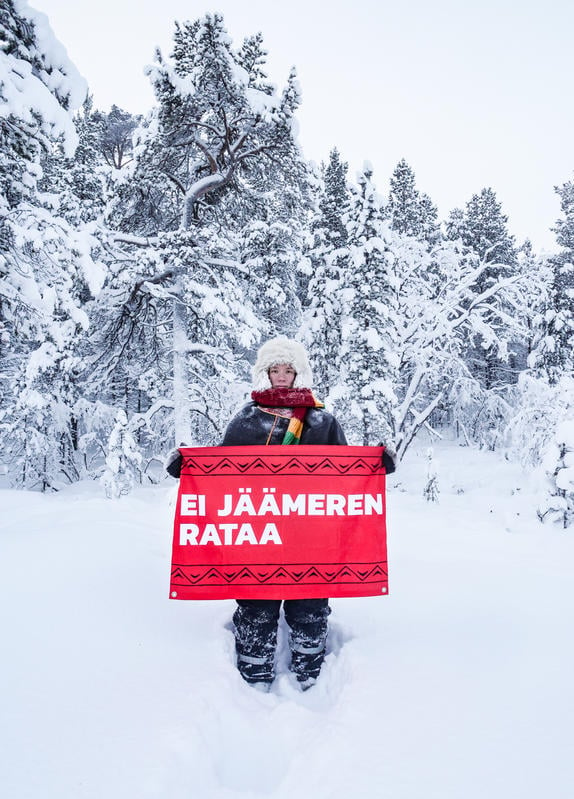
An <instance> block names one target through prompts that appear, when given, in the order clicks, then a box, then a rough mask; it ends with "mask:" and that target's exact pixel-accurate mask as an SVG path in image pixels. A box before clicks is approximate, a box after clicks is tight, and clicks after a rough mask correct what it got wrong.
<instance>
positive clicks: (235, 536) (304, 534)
mask: <svg viewBox="0 0 574 799" xmlns="http://www.w3.org/2000/svg"><path fill="white" fill-rule="evenodd" d="M181 452H182V454H183V464H182V470H181V479H180V486H179V494H178V498H177V508H176V513H175V524H174V536H173V555H172V570H171V587H170V597H171V598H172V599H305V598H309V599H311V598H314V597H352V596H375V595H381V594H383V595H384V594H386V593H387V590H388V582H387V544H386V526H385V504H386V501H385V470H384V467H383V466H382V464H381V456H382V452H383V450H382V447H343V446H273V447H264V446H257V447H187V448H182V449H181Z"/></svg>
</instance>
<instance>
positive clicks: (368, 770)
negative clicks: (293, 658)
mask: <svg viewBox="0 0 574 799" xmlns="http://www.w3.org/2000/svg"><path fill="white" fill-rule="evenodd" d="M436 455H437V458H438V459H439V460H440V466H439V468H438V474H439V487H440V492H441V493H440V503H439V504H433V503H428V502H426V501H425V500H424V499H423V497H422V492H423V488H424V485H425V470H426V461H425V447H424V446H422V445H421V446H420V447H419V448H418V449H417V448H416V447H415V448H413V450H412V451H411V452H410V453H409V454H408V456H407V458H406V462H405V463H404V464H403V465H402V467H401V469H400V471H399V472H398V473H397V474H396V475H394V476H393V478H391V479H390V481H389V483H390V487H389V568H390V596H388V597H380V598H379V597H376V598H365V599H341V600H336V601H333V603H332V605H333V608H334V611H333V614H332V616H331V620H332V622H331V634H330V641H329V649H330V652H329V655H328V657H327V659H326V663H325V666H324V669H323V672H322V675H321V677H320V679H319V682H318V683H317V685H316V686H315V687H314V688H313V689H311V690H309V691H307V692H306V693H300V692H299V691H298V689H297V688H296V686H295V685H294V684H293V681H292V680H291V679H290V676H289V675H288V674H287V673H286V672H285V668H286V666H285V664H286V652H285V650H284V646H282V645H281V644H280V654H279V658H280V672H281V673H280V675H279V677H278V679H277V681H276V683H275V684H274V687H273V689H272V692H271V693H270V694H262V693H260V692H258V691H256V690H254V689H252V688H250V687H249V686H247V685H246V684H244V683H243V682H242V680H241V678H240V677H239V675H238V673H237V672H236V670H235V667H234V662H233V636H232V633H231V630H230V627H229V620H230V616H231V613H232V610H233V603H232V602H177V601H170V600H169V599H168V598H167V597H168V583H169V565H170V547H171V524H172V522H171V519H172V514H173V505H172V504H171V503H173V499H174V497H175V481H173V482H170V483H167V482H166V483H165V484H163V485H162V486H159V487H155V488H149V489H141V490H139V491H136V492H135V493H134V494H133V495H131V496H130V497H127V498H123V499H121V500H119V501H113V500H108V499H106V498H105V497H104V496H103V494H102V489H101V487H100V486H98V485H96V484H85V483H84V484H80V485H75V486H71V487H69V488H68V489H66V490H64V491H62V492H61V493H59V494H57V495H51V496H42V495H39V494H32V493H22V492H16V491H10V490H3V491H2V492H0V503H1V527H2V530H1V533H0V614H1V620H0V634H1V638H2V657H1V661H0V685H1V688H2V701H1V704H0V785H1V786H2V788H1V791H2V796H4V797H7V799H145V798H146V797H162V799H190V797H198V799H199V797H201V799H212V798H213V799H231V797H243V798H244V799H249V797H253V799H255V797H277V799H279V797H280V798H281V799H293V798H294V797H298V799H311V798H312V799H349V797H358V798H359V799H362V798H363V797H365V799H367V798H368V799H373V797H377V799H387V797H388V799H475V798H476V799H478V798H479V797H480V799H484V797H488V799H515V798H516V799H540V798H541V797H548V799H571V797H572V795H573V791H574V724H573V719H574V703H573V698H574V670H573V665H574V657H573V656H574V640H573V638H572V630H573V628H574V624H573V622H574V579H573V578H574V531H573V532H568V531H563V530H561V529H560V528H553V527H550V526H543V525H541V524H540V523H539V522H538V521H537V519H536V515H535V507H536V502H537V497H536V496H535V493H534V489H533V488H532V486H531V484H530V481H529V479H528V476H526V475H524V474H523V473H522V472H521V471H520V469H519V468H518V467H517V466H515V465H512V464H509V463H507V462H505V461H504V460H502V459H501V457H500V456H499V455H498V454H497V453H494V454H493V453H486V452H476V451H472V450H469V449H467V448H461V447H458V446H456V445H454V444H445V445H443V446H440V447H438V448H437V450H436Z"/></svg>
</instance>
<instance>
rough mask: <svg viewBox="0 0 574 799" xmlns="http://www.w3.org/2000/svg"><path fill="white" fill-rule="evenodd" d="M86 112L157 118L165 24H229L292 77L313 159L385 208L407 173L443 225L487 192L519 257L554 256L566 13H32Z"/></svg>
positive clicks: (567, 60) (50, 3)
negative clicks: (527, 252) (524, 245)
mask: <svg viewBox="0 0 574 799" xmlns="http://www.w3.org/2000/svg"><path fill="white" fill-rule="evenodd" d="M29 3H30V5H31V6H33V7H34V8H36V9H37V10H39V11H43V12H44V13H46V14H47V15H48V17H49V19H50V22H51V25H52V28H53V30H54V32H55V33H56V35H57V37H58V38H59V39H60V41H61V42H62V44H63V45H64V46H65V47H66V49H67V51H68V54H69V56H70V57H71V59H72V61H73V62H74V63H75V65H76V66H77V68H78V69H79V70H80V72H81V73H82V74H83V76H84V77H85V78H86V79H87V81H88V83H89V85H90V90H91V91H92V93H93V94H94V100H95V104H96V107H98V108H100V109H102V110H107V109H109V107H110V106H111V104H112V103H115V104H116V105H118V106H120V107H121V108H124V109H126V110H128V111H132V112H145V111H147V110H148V109H149V108H150V107H151V105H152V104H153V94H152V92H151V89H150V86H149V83H148V80H147V78H146V77H145V76H144V75H143V68H144V66H145V65H146V64H148V63H151V62H152V61H153V56H154V52H155V48H156V47H157V46H159V47H160V48H161V49H162V52H163V53H164V55H168V54H169V53H170V52H171V36H172V32H173V22H174V20H179V21H185V20H188V19H191V20H193V19H196V18H198V17H200V16H202V15H203V14H204V13H206V12H214V11H219V12H221V13H222V14H223V15H224V19H225V24H226V28H227V30H228V33H229V34H230V36H231V37H232V39H233V41H234V44H235V46H237V47H238V46H239V45H240V43H241V40H242V39H243V37H244V36H246V35H248V34H253V33H257V32H258V31H261V32H262V33H263V37H264V43H265V46H266V48H267V50H268V51H269V59H268V74H269V77H270V79H271V80H272V81H273V82H274V83H275V84H277V85H278V86H279V87H282V86H283V85H284V82H285V80H286V78H287V75H288V72H289V69H290V67H291V66H292V65H294V66H295V67H296V68H297V72H298V76H299V80H300V83H301V88H302V94H303V105H302V107H301V109H300V110H299V113H298V119H299V123H300V142H301V145H302V148H303V151H304V153H305V155H306V157H307V158H309V159H313V160H315V161H318V162H319V161H321V160H326V159H327V158H328V154H329V151H330V150H331V148H332V147H334V146H336V147H337V148H338V149H339V150H340V152H341V154H342V156H343V158H344V159H345V160H346V161H348V162H349V166H350V172H349V174H350V176H351V177H352V178H354V177H355V173H356V171H357V170H358V169H359V168H360V167H361V166H362V164H363V162H364V161H365V160H368V161H370V162H371V163H372V165H373V167H374V171H375V173H374V176H375V182H376V184H377V188H378V190H379V192H380V193H381V194H385V195H386V194H387V192H388V186H389V178H390V176H391V174H392V172H393V169H394V167H395V166H396V164H397V162H398V161H399V160H400V159H401V158H403V157H404V158H406V160H407V161H408V163H409V164H410V165H411V167H412V168H413V169H414V171H415V175H416V180H417V186H418V188H419V190H421V191H424V192H426V193H427V194H429V195H430V197H431V198H432V200H433V201H434V202H435V204H436V205H438V208H439V213H440V215H441V217H442V218H446V216H447V215H448V213H449V211H450V210H451V209H452V208H454V207H456V206H458V207H462V206H464V204H465V203H466V202H467V201H468V200H469V199H470V197H471V196H472V194H474V193H476V192H478V191H480V189H482V188H483V187H485V186H491V187H492V188H493V189H494V190H495V191H496V193H497V196H498V199H499V200H500V201H501V202H502V205H503V209H504V212H505V213H506V214H507V215H508V217H509V227H510V230H511V232H512V233H514V234H515V235H516V237H517V241H518V242H519V243H520V242H521V241H522V240H523V239H524V238H526V237H529V238H530V239H531V240H532V241H533V243H534V246H535V247H536V248H538V249H540V248H547V249H553V248H554V247H555V238H554V235H553V234H552V233H551V232H550V230H549V228H550V226H552V225H554V223H555V221H556V219H558V218H559V216H560V204H559V199H558V196H557V195H556V194H555V192H554V186H555V185H560V184H562V183H564V182H566V181H567V180H571V179H572V177H573V171H574V148H573V146H572V145H573V142H574V136H573V134H574V103H573V101H572V91H573V87H572V49H571V48H572V31H573V30H574V2H572V0H480V1H476V0H392V2H389V0H352V1H350V0H348V1H347V2H344V1H343V0H290V1H289V2H288V3H280V2H278V0H217V2H216V3H213V4H212V3H211V2H210V0H161V2H158V1H157V0H89V1H88V0H75V2H73V3H72V2H70V0H29Z"/></svg>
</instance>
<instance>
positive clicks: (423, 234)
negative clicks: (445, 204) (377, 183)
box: [385, 158, 439, 243]
mask: <svg viewBox="0 0 574 799" xmlns="http://www.w3.org/2000/svg"><path fill="white" fill-rule="evenodd" d="M390 183H391V188H390V193H389V199H388V203H387V206H386V208H385V211H386V214H387V215H388V217H389V219H390V222H391V227H392V229H393V230H394V231H396V232H397V233H400V234H404V235H407V236H412V237H413V238H417V239H426V240H427V241H428V242H429V243H432V242H435V241H436V240H437V238H438V236H439V224H438V211H437V209H436V207H435V206H434V205H433V202H432V200H431V199H430V197H429V196H428V195H427V194H421V193H420V192H419V191H418V189H417V188H416V183H415V173H414V172H413V170H412V168H411V167H410V166H409V165H408V164H407V162H406V161H405V159H404V158H403V159H401V160H400V161H399V163H398V164H397V166H396V167H395V171H394V172H393V174H392V176H391V181H390Z"/></svg>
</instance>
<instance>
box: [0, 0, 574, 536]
mask: <svg viewBox="0 0 574 799" xmlns="http://www.w3.org/2000/svg"><path fill="white" fill-rule="evenodd" d="M0 24H1V27H2V49H1V56H0V140H1V148H0V181H1V195H0V348H1V349H0V363H1V371H0V431H1V441H2V443H1V451H0V464H1V468H2V469H3V474H4V477H5V479H6V481H7V482H8V484H10V485H12V486H14V487H18V488H24V489H33V490H41V491H46V490H57V489H58V488H59V487H61V486H63V485H65V484H67V483H71V482H75V481H79V480H83V479H93V480H100V481H101V482H102V484H103V487H104V489H105V491H106V493H107V494H108V495H109V496H110V497H119V496H121V495H122V494H124V493H127V492H129V491H130V489H131V488H132V487H133V486H134V485H135V484H136V483H150V482H152V483H154V482H158V481H160V480H163V479H164V471H163V461H164V457H165V454H166V452H167V451H168V450H170V449H171V448H172V447H174V446H175V445H178V444H180V443H184V442H185V443H186V444H188V445H199V446H203V445H206V446H210V445H214V444H217V443H219V441H220V440H221V435H222V431H223V429H224V427H225V425H226V423H227V422H228V420H229V418H230V416H231V414H232V413H233V411H234V410H235V409H236V407H237V406H238V405H239V404H240V403H241V402H242V401H244V400H245V399H246V397H248V395H249V382H250V381H249V375H250V362H252V361H253V356H254V352H255V350H256V349H257V347H258V346H259V344H260V343H261V342H262V341H264V340H265V339H266V338H268V337H271V336H274V335H288V336H291V337H295V338H298V339H299V340H301V341H303V342H304V343H305V345H306V347H307V348H308V351H309V354H310V357H311V361H312V366H313V369H314V374H315V390H316V395H317V396H318V397H320V398H321V399H323V400H324V401H325V402H326V404H327V407H328V408H329V409H331V410H333V411H334V412H335V413H336V414H337V416H338V418H340V420H341V422H342V424H343V426H344V429H345V431H346V433H347V437H348V439H349V442H350V443H353V444H377V443H378V442H380V441H384V442H385V443H386V444H387V445H389V446H392V447H394V448H395V449H396V450H397V453H398V455H399V458H400V457H402V456H403V455H404V454H405V452H406V451H407V450H408V448H409V446H410V445H411V443H412V442H413V440H414V439H415V437H416V436H417V434H419V433H420V432H421V431H423V430H424V431H425V433H426V435H428V436H429V437H430V438H431V440H433V439H440V438H441V437H442V436H445V435H446V434H447V432H448V434H450V435H456V437H457V439H458V440H459V442H460V443H461V445H464V446H474V447H481V448H487V449H491V450H494V449H497V450H502V451H503V452H504V453H505V455H506V457H508V458H509V459H512V460H516V461H520V462H521V463H522V464H523V465H525V466H528V467H536V468H539V469H540V475H541V479H543V480H545V481H546V486H547V489H546V500H545V501H544V503H542V504H541V505H540V506H539V507H538V509H537V512H538V515H539V518H540V519H541V520H542V521H550V522H554V523H556V524H558V525H560V526H563V527H567V526H569V525H571V524H572V523H574V377H573V366H574V363H573V362H574V180H572V179H568V176H564V181H565V182H564V183H563V184H562V185H560V186H557V187H556V192H557V193H558V195H559V198H560V203H561V217H560V218H559V219H558V220H557V221H556V224H555V227H554V229H553V230H554V233H555V241H556V246H555V250H554V252H552V253H544V254H538V253H536V252H534V250H533V247H532V245H531V244H530V242H528V241H524V242H517V241H516V240H515V239H514V237H513V236H512V235H511V233H510V232H509V229H508V219H507V216H506V215H505V213H504V210H503V208H502V206H501V203H500V202H499V200H498V199H497V195H496V191H495V188H493V187H480V186H477V187H470V190H469V200H468V202H467V203H466V205H465V206H464V207H463V208H455V209H453V210H452V211H451V212H450V214H449V215H448V218H446V219H440V218H439V215H438V211H437V208H436V207H435V205H434V204H433V200H432V198H431V197H430V196H429V195H427V194H426V193H424V192H423V191H421V189H420V188H418V187H417V183H416V176H415V174H414V171H413V169H412V168H411V167H410V165H409V163H408V161H407V160H401V161H400V162H399V163H398V164H397V165H396V168H395V170H394V172H393V173H392V175H391V176H390V179H389V185H388V186H385V185H384V179H385V176H382V177H381V176H377V175H374V174H373V170H372V168H371V167H370V166H369V163H368V161H366V162H365V166H364V168H363V170H362V172H361V173H360V174H358V175H356V176H352V175H349V170H348V167H347V164H346V163H345V156H344V153H341V152H339V151H338V150H337V149H333V150H332V151H331V152H330V153H326V156H325V162H324V163H323V164H321V165H320V166H316V165H315V164H313V163H311V162H309V161H308V160H306V159H305V156H304V153H303V152H302V150H301V148H300V146H299V144H298V140H297V121H296V114H297V109H298V106H299V104H300V102H301V94H300V88H299V85H298V80H297V75H296V73H295V71H292V72H291V74H289V75H287V76H285V82H284V85H283V86H282V87H281V88H280V89H277V88H276V87H275V85H274V84H273V83H272V82H271V80H270V77H269V76H268V74H267V72H266V51H265V47H264V43H263V39H262V36H261V34H259V33H254V35H252V36H251V37H249V38H247V39H245V41H243V42H241V43H239V44H236V43H235V42H233V40H232V38H231V37H230V35H229V33H228V32H227V30H226V27H225V23H224V20H223V18H222V17H221V16H220V15H217V14H212V15H205V16H204V17H202V18H200V19H198V20H196V21H193V22H185V23H181V24H180V23H175V24H174V32H173V49H172V52H171V53H169V54H165V53H161V52H159V51H158V52H157V54H156V58H155V62H154V65H153V67H150V68H148V77H149V80H150V81H151V83H152V85H153V88H154V91H155V98H156V100H155V105H154V107H153V108H152V109H151V110H150V111H149V113H148V114H146V115H145V116H143V117H139V116H133V115H131V114H130V113H128V112H126V111H124V110H122V109H121V108H118V107H115V106H114V107H112V109H111V111H109V112H102V111H99V110H98V109H97V108H95V107H94V105H93V102H92V100H91V97H90V93H89V87H88V86H87V85H86V84H85V82H84V80H83V79H82V78H81V77H80V76H79V74H78V72H77V70H76V68H75V67H74V65H73V64H72V63H70V62H69V60H68V58H67V56H66V54H65V50H64V48H63V46H62V45H61V44H60V43H59V42H58V41H57V40H56V39H55V37H54V35H53V33H52V32H51V29H50V27H49V24H48V21H47V19H46V17H45V16H44V15H43V14H40V13H38V12H37V11H35V10H34V9H33V8H31V7H30V6H29V5H28V4H27V3H26V2H25V0H3V2H2V6H1V10H0ZM64 44H65V43H64ZM406 155H408V154H406ZM368 157H369V154H368V153H365V158H368ZM535 510H536V509H535ZM535 510H534V511H533V512H535Z"/></svg>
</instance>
